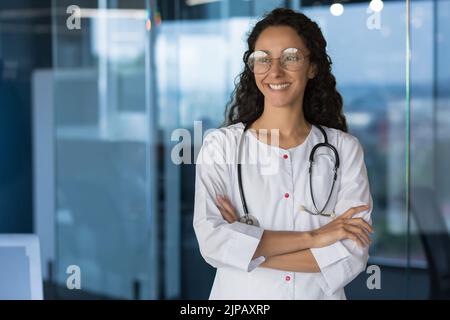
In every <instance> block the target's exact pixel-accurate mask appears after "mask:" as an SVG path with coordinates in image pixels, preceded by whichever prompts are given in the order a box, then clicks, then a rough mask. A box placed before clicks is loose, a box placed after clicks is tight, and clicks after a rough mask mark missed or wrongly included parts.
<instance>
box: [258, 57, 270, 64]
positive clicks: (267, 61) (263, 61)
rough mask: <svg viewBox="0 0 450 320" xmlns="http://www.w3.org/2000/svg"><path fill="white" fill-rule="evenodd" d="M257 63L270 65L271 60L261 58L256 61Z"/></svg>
mask: <svg viewBox="0 0 450 320" xmlns="http://www.w3.org/2000/svg"><path fill="white" fill-rule="evenodd" d="M256 62H257V63H270V58H268V57H261V58H258V59H257V60H256Z"/></svg>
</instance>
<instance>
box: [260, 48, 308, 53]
mask: <svg viewBox="0 0 450 320" xmlns="http://www.w3.org/2000/svg"><path fill="white" fill-rule="evenodd" d="M291 48H294V49H297V50H298V51H300V52H301V53H305V52H306V50H303V49H300V48H297V47H287V48H284V49H283V50H281V52H284V51H285V50H286V49H291ZM254 51H263V52H265V53H267V54H271V52H270V50H262V49H260V50H254Z"/></svg>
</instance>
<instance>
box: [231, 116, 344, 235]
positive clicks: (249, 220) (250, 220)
mask: <svg viewBox="0 0 450 320" xmlns="http://www.w3.org/2000/svg"><path fill="white" fill-rule="evenodd" d="M250 125H251V122H248V123H247V124H246V126H245V128H244V131H243V132H242V135H241V139H240V142H239V148H238V163H237V173H238V184H239V194H240V196H241V201H242V207H243V209H244V215H243V216H242V217H240V218H239V221H240V222H242V223H246V224H248V225H254V226H259V222H258V220H257V219H256V217H254V216H252V215H251V214H249V213H248V209H247V202H246V201H245V195H244V190H243V187H242V175H241V163H240V160H241V154H242V148H243V141H244V134H245V131H246V130H247V129H248V128H249V127H250ZM315 126H316V127H317V128H318V129H319V130H320V132H322V135H323V137H324V142H321V143H318V144H316V145H315V146H314V147H313V148H312V150H311V153H310V154H309V169H308V173H309V192H310V195H311V199H312V202H313V205H314V208H315V209H316V211H315V212H313V211H311V210H308V209H306V208H305V207H304V206H300V209H301V210H303V211H305V212H307V213H309V214H311V215H320V216H324V217H330V218H335V217H336V214H335V213H334V212H331V213H325V212H324V210H325V208H326V207H327V205H328V202H329V201H330V198H331V195H332V194H333V189H334V185H335V183H336V180H337V170H338V169H339V153H338V151H337V150H336V148H335V147H334V146H333V145H332V144H330V143H328V136H327V134H326V132H325V130H324V129H323V128H322V127H321V126H320V125H315ZM311 130H312V129H311ZM320 147H326V148H329V149H331V150H332V151H333V153H334V168H333V172H334V176H333V182H332V185H331V190H330V193H329V195H328V198H327V201H326V203H325V205H324V206H323V208H322V210H320V211H319V209H317V206H316V201H315V199H314V194H313V188H312V171H313V169H312V168H313V163H314V154H315V153H316V150H317V149H318V148H320Z"/></svg>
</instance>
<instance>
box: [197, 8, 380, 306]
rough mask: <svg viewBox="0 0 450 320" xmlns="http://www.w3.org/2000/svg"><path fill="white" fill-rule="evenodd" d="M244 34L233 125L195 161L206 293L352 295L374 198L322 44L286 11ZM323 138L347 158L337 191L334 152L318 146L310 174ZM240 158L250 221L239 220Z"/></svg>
mask: <svg viewBox="0 0 450 320" xmlns="http://www.w3.org/2000/svg"><path fill="white" fill-rule="evenodd" d="M247 42H248V51H247V52H245V54H244V63H245V70H244V71H243V72H242V73H241V75H240V81H239V83H238V84H237V87H236V89H235V92H234V99H233V100H232V101H231V103H230V108H229V109H228V123H227V126H224V127H222V128H220V129H216V130H213V131H212V132H211V133H209V134H207V135H206V137H205V141H204V143H203V145H202V148H201V150H200V153H199V156H198V158H197V166H196V169H197V170H196V193H195V212H194V230H195V233H196V236H197V240H198V243H199V247H200V252H201V254H202V256H203V257H204V259H205V260H206V261H207V262H208V263H209V264H210V265H212V266H213V267H215V268H217V272H216V277H215V280H214V284H213V287H212V290H211V294H210V299H345V298H346V297H345V293H344V286H345V285H347V284H348V283H349V282H350V281H352V280H353V279H354V278H355V277H356V276H357V275H358V274H359V273H360V272H361V271H363V270H364V269H365V266H366V263H367V259H368V246H369V245H370V242H371V240H370V233H372V232H373V229H372V226H371V217H370V215H371V207H372V197H371V195H370V191H369V182H368V177H367V171H366V167H365V164H364V156H363V149H362V147H361V145H360V143H359V142H358V140H357V139H356V138H355V137H354V136H352V135H350V134H349V133H347V125H346V120H345V117H344V115H343V114H342V98H341V96H340V94H339V93H338V92H337V91H336V88H335V86H336V82H335V78H334V76H333V75H332V73H331V60H330V58H329V56H328V55H327V53H326V41H325V39H324V38H323V35H322V33H321V31H320V28H319V27H318V25H317V24H316V23H314V22H312V21H311V20H310V19H309V18H308V17H306V16H305V15H303V14H301V13H297V12H295V11H292V10H290V9H282V8H279V9H275V10H273V11H272V12H270V13H269V14H268V15H266V16H265V17H264V18H263V19H262V20H261V21H259V22H258V23H257V24H256V25H255V27H254V28H253V30H252V31H251V33H250V35H249V37H248V41H247ZM317 125H320V126H321V128H323V129H324V131H325V132H324V133H322V132H321V130H320V128H319V127H317ZM245 128H248V129H249V130H247V131H246V130H244V129H245ZM266 132H270V134H268V135H267V134H265V133H266ZM325 135H326V136H327V138H328V142H329V143H330V144H332V145H333V146H334V147H335V148H336V151H337V152H338V155H339V158H340V166H339V168H338V169H337V180H336V181H335V187H334V189H333V188H332V187H331V186H332V182H333V177H334V173H333V171H332V170H333V165H334V163H335V160H336V159H335V154H334V153H333V152H332V150H330V148H319V149H320V150H318V151H317V152H316V154H315V155H314V162H313V170H312V172H311V174H312V176H311V183H310V179H309V171H308V170H309V169H308V167H309V161H308V159H309V156H310V152H311V150H312V148H313V147H314V146H315V145H316V144H318V143H322V142H323V141H324V138H325ZM241 137H243V141H244V142H243V145H244V148H243V149H244V150H245V151H244V156H247V158H243V159H246V161H241V159H239V160H238V156H237V155H238V152H237V150H238V146H239V142H240V138H241ZM267 138H268V139H267ZM322 149H323V150H322ZM255 150H256V151H257V153H255ZM238 161H240V162H241V163H242V171H241V174H242V184H243V190H244V193H245V200H246V204H247V208H248V211H249V213H250V214H251V215H252V216H253V217H255V221H254V222H255V224H254V225H250V224H247V223H243V222H240V221H239V220H238V219H239V218H240V217H242V216H243V213H244V205H243V204H242V202H241V199H242V198H241V197H240V191H239V188H238V178H237V170H236V164H237V162H238ZM268 164H269V165H268ZM310 186H311V188H312V190H310ZM330 190H331V191H330ZM330 192H331V195H329V193H330ZM310 194H314V199H315V201H313V200H312V197H310ZM323 206H325V208H324V209H323V210H321V208H322V207H323ZM317 208H318V209H317ZM318 212H321V213H322V214H317V213H318ZM333 215H335V216H336V218H333Z"/></svg>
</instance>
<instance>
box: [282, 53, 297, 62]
mask: <svg viewBox="0 0 450 320" xmlns="http://www.w3.org/2000/svg"><path fill="white" fill-rule="evenodd" d="M285 60H286V61H289V62H297V61H299V60H300V58H299V57H298V56H296V55H288V56H286V58H285Z"/></svg>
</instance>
